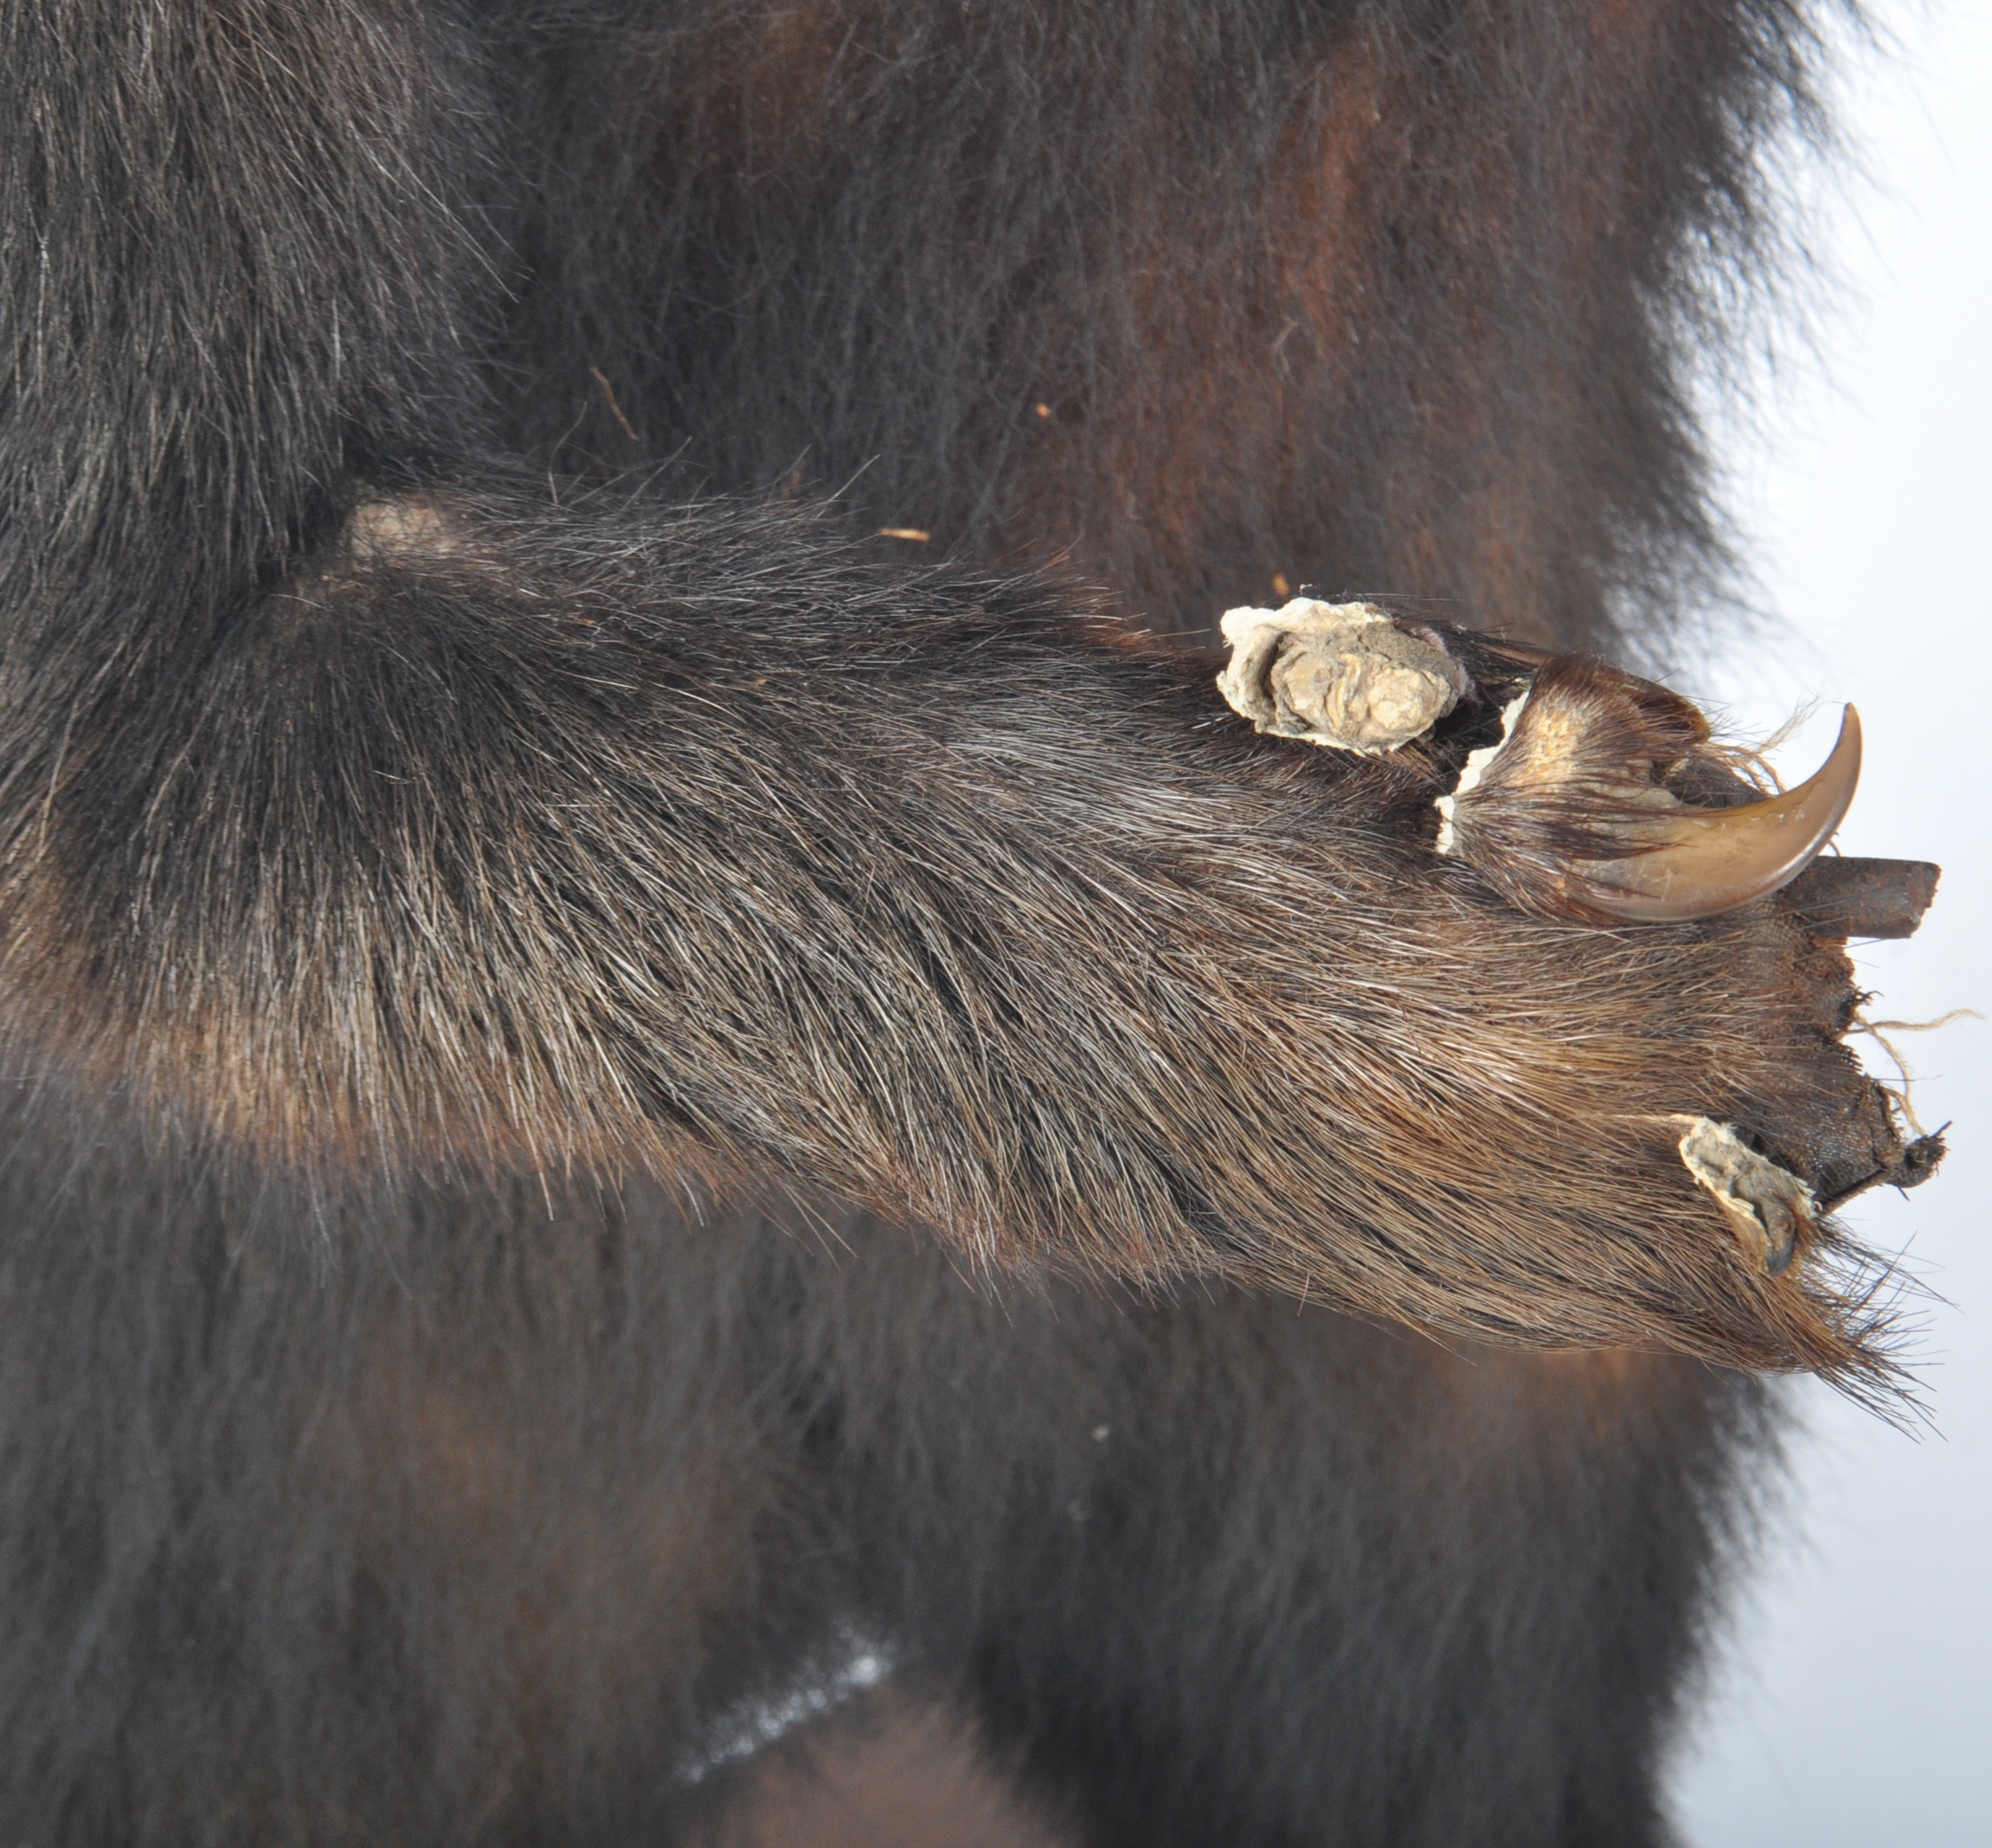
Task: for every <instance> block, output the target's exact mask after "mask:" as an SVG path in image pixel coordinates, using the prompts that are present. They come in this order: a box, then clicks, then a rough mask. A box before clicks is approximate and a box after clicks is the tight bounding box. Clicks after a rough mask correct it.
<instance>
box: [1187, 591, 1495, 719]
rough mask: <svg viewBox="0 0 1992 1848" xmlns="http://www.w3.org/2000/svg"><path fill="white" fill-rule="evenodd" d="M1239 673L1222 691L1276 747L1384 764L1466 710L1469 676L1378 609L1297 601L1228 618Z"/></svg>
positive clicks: (1230, 613)
mask: <svg viewBox="0 0 1992 1848" xmlns="http://www.w3.org/2000/svg"><path fill="white" fill-rule="evenodd" d="M1223 628H1224V639H1225V640H1226V641H1227V642H1229V643H1230V644H1231V664H1230V665H1229V666H1228V667H1226V668H1225V670H1224V672H1223V673H1221V674H1219V675H1218V691H1219V692H1220V693H1222V694H1223V695H1224V699H1225V703H1227V704H1228V705H1229V706H1230V707H1231V709H1232V711H1234V712H1236V713H1237V715H1239V716H1240V717H1241V718H1247V719H1250V721H1251V722H1252V723H1253V725H1254V726H1255V727H1256V728H1257V729H1258V730H1260V731H1263V732H1266V733H1269V734H1270V735H1272V736H1274V737H1276V738H1300V739H1304V740H1305V741H1307V742H1308V743H1309V744H1321V745H1327V746H1328V747H1330V748H1333V749H1334V750H1339V751H1354V752H1357V753H1359V754H1361V755H1363V756H1365V757H1375V756H1380V755H1381V754H1383V753H1384V752H1385V751H1394V750H1396V749H1397V748H1398V746H1399V745H1401V744H1408V743H1410V741H1411V740H1412V739H1414V738H1418V737H1422V736H1423V735H1424V734H1425V733H1426V732H1428V731H1430V729H1431V728H1432V727H1433V726H1434V725H1436V723H1437V722H1439V720H1441V719H1443V717H1444V716H1445V715H1446V714H1447V713H1449V712H1450V711H1451V710H1452V709H1453V707H1454V706H1455V704H1457V703H1458V701H1459V696H1460V694H1461V692H1462V690H1464V682H1465V677H1464V676H1463V675H1462V672H1461V671H1460V668H1459V666H1458V664H1457V663H1455V661H1454V660H1453V659H1452V658H1451V657H1450V656H1449V655H1448V654H1447V653H1446V652H1445V651H1444V650H1443V648H1440V647H1438V646H1437V645H1436V644H1435V643H1433V642H1431V641H1428V640H1426V639H1425V638H1423V637H1422V636H1418V635H1414V634H1410V633H1409V632H1406V631H1404V630H1403V629H1400V628H1399V627H1398V626H1397V624H1396V623H1394V622H1393V621H1391V619H1390V617H1389V616H1388V615H1387V614H1386V613H1385V612H1384V611H1382V610H1380V609H1378V608H1377V606H1375V605H1374V604H1371V603H1321V602H1318V601H1317V600H1314V598H1312V597H1295V599H1294V600H1292V601H1291V602H1290V603H1288V604H1287V605H1286V606H1284V607H1283V608H1282V609H1278V610H1261V609H1250V608H1243V609H1235V610H1227V611H1225V612H1224V624H1223Z"/></svg>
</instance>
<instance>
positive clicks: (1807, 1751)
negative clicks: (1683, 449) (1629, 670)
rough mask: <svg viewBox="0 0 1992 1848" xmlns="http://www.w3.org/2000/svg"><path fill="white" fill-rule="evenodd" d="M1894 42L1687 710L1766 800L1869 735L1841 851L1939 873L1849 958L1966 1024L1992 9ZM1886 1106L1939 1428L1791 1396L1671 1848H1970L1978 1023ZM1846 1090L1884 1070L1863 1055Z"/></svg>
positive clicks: (1991, 1813)
mask: <svg viewBox="0 0 1992 1848" xmlns="http://www.w3.org/2000/svg"><path fill="white" fill-rule="evenodd" d="M1873 10H1874V11H1875V13H1876V15H1877V18H1878V23H1879V25H1880V28H1881V29H1882V31H1883V32H1884V34H1886V35H1892V39H1893V42H1892V44H1891V45H1889V46H1888V47H1887V48H1886V49H1885V51H1884V53H1883V54H1882V55H1880V56H1876V55H1874V54H1873V53H1872V52H1867V53H1865V54H1860V53H1857V54H1856V55H1854V57H1853V58H1852V59H1850V60H1849V61H1848V69H1847V79H1846V81H1845V87H1844V91H1843V93H1842V96H1841V118H1842V120H1843V122H1844V125H1845V127H1846V130H1847V135H1848V138H1849V139H1850V141H1851V142H1852V143H1853V144H1854V151H1855V154H1856V157H1857V158H1856V165H1857V167H1858V168H1859V170H1860V171H1858V172H1850V173H1848V174H1847V176H1846V177H1845V180H1844V183H1843V184H1842V185H1841V187H1840V189H1838V192H1837V194H1836V196H1835V202H1834V204H1833V206H1832V207H1831V209H1829V210H1828V212H1827V213H1826V215H1824V217H1823V218H1822V222H1821V227H1820V236H1819V241H1818V245H1817V248H1818V253H1819V254H1820V256H1821V257H1822V259H1823V260H1824V264H1825V266H1826V267H1827V269H1828V271H1829V272H1832V273H1836V274H1837V276H1838V277H1839V278H1840V279H1841V289H1840V292H1838V294H1837V295H1836V296H1835V298H1833V299H1832V300H1830V301H1829V302H1828V304H1827V305H1826V306H1825V308H1824V309H1823V311H1822V313H1821V315H1820V318H1819V326H1820V362H1819V363H1812V362H1811V361H1810V360H1808V361H1807V362H1806V363H1803V364H1802V365H1800V366H1797V367H1796V368H1793V369H1791V370H1792V371H1793V372H1794V373H1795V374H1796V377H1795V379H1788V380H1787V381H1786V382H1784V383H1783V386H1782V388H1780V389H1779V390H1778V391H1777V394H1776V395H1774V396H1773V397H1772V399H1771V401H1770V415H1769V416H1768V417H1767V419H1766V423H1767V425H1768V427H1769V439H1768V440H1767V441H1759V442H1757V443H1754V444H1752V443H1751V441H1750V440H1746V439H1743V438H1738V439H1737V440H1736V442H1735V443H1734V445H1733V446H1732V451H1733V452H1732V461H1733V462H1734V465H1735V466H1736V468H1737V472H1738V492H1737V494H1736V496H1735V497H1734V501H1733V504H1734V505H1735V507H1736V510H1737V511H1738V516H1739V517H1740V522H1741V523H1742V525H1743V528H1744V529H1745V533H1746V535H1747V546H1748V550H1749V555H1750V557H1751V561H1752V563H1753V565H1754V567H1755V568H1756V572H1757V581H1758V583H1759V585H1760V587H1761V592H1762V600H1763V601H1764V603H1765V604H1766V605H1767V606H1769V608H1770V611H1771V612H1772V613H1774V614H1775V615H1776V616H1777V618H1778V619H1781V620H1782V621H1783V623H1784V624H1785V625H1788V626H1789V628H1788V630H1787V631H1786V632H1769V633H1765V634H1761V635H1758V636H1757V637H1755V638H1750V639H1748V640H1747V641H1744V642H1739V643H1738V644H1737V645H1734V646H1733V647H1732V648H1731V649H1729V650H1728V651H1726V653H1725V656H1724V657H1723V658H1721V659H1720V660H1719V661H1718V662H1717V663H1715V664H1712V665H1711V666H1709V667H1707V668H1706V669H1704V670H1703V671H1700V673H1699V674H1698V675H1693V676H1690V680H1691V681H1693V682H1694V684H1691V685H1690V686H1689V688H1688V690H1691V691H1693V692H1696V693H1700V694H1704V695H1706V696H1709V697H1710V698H1711V699H1712V700H1713V701H1714V702H1715V703H1717V704H1718V705H1719V706H1722V707H1724V708H1725V709H1727V711H1728V712H1729V713H1730V714H1731V715H1732V716H1733V717H1734V719H1735V720H1736V722H1738V725H1739V726H1740V727H1741V728H1745V730H1750V731H1754V733H1755V735H1763V734H1764V732H1765V731H1767V730H1769V729H1770V728H1773V727H1775V726H1776V725H1777V723H1778V722H1779V721H1781V720H1782V719H1783V718H1784V717H1785V716H1787V715H1789V714H1790V711H1791V709H1793V707H1794V706H1795V705H1797V704H1799V703H1802V702H1803V701H1805V700H1807V699H1810V698H1816V699H1818V700H1820V701H1821V702H1822V705H1821V707H1820V709H1818V710H1817V711H1816V712H1815V715H1814V716H1813V717H1812V719H1811V720H1810V722H1809V723H1808V724H1807V725H1806V726H1805V727H1804V728H1803V729H1802V731H1801V732H1800V733H1799V734H1798V735H1797V736H1796V738H1795V739H1794V740H1793V741H1791V743H1790V744H1789V745H1788V746H1785V747H1784V748H1782V749H1781V750H1780V751H1779V753H1778V754H1777V761H1778V763H1779V765H1780V767H1781V768H1782V769H1783V771H1784V772H1785V773H1786V776H1787V780H1791V779H1793V778H1795V777H1801V776H1804V775H1808V774H1809V773H1810V772H1811V770H1812V768H1813V767H1814V766H1815V763H1816V762H1817V761H1818V760H1820V759H1821V758H1822V757H1823V756H1824V754H1825V753H1826V750H1827V748H1828V746H1829V745H1830V744H1831V742H1832V740H1833V733H1834V730H1835V726H1836V723H1837V718H1838V713H1839V702H1840V701H1841V700H1846V699H1851V700H1853V701H1854V702H1855V703H1857V704H1858V705H1859V706H1860V714H1861V718H1862V721H1863V723H1864V725H1865V728H1866V732H1867V769H1866V773H1865V774H1864V777H1863V780H1862V785H1861V792H1860V797H1859V799H1858V800H1857V801H1856V803H1855V805H1854V812H1853V814H1852V815H1851V816H1850V817H1849V818H1848V820H1847V826H1846V827H1845V828H1844V829H1843V830H1842V831H1841V844H1842V845H1843V846H1844V848H1845V849H1846V850H1847V851H1848V852H1850V853H1857V854H1880V855H1890V854H1893V855H1899V856H1902V857H1912V858H1918V859H1928V860H1936V861H1938V862H1940V863H1942V864H1943V866H1944V882H1943V885H1942V886H1941V888H1940V889H1939V892H1938V895H1937V905H1936V908H1935V909H1934V910H1933V911H1932V912H1931V916H1930V919H1929V921H1928V922H1927V923H1926V924H1925V926H1924V928H1923V930H1922V933H1921V934H1919V935H1918V937H1917V938H1916V939H1915V940H1913V941H1912V942H1908V943H1901V944H1878V945H1873V946H1868V947H1867V948H1865V949H1860V950H1858V951H1857V954H1856V963H1857V965H1858V966H1859V968H1860V972H1861V975H1862V978H1863V981H1864V984H1865V985H1867V986H1869V987H1872V988H1874V989H1876V990H1878V991H1879V997H1878V999H1877V1001H1876V1003H1875V1004H1874V1005H1873V1009H1872V1010H1871V1012H1873V1014H1874V1015H1876V1016H1877V1017H1880V1016H1887V1017H1895V1018H1899V1019H1912V1020H1922V1019H1928V1018H1930V1017H1934V1016H1937V1015H1940V1014H1943V1013H1944V1012H1946V1011H1949V1010H1950V1009H1952V1008H1957V1007H1976V1008H1977V1009H1980V1010H1981V1011H1983V1012H1984V1013H1986V1014H1987V1015H1988V1016H1989V1017H1992V969H1989V968H1988V965H1987V961H1986V957H1987V955H1988V953H1992V800H1989V799H1988V793H1987V792H1988V786H1989V782H1992V779H1989V777H1988V773H1987V762H1988V757H1989V755H1992V5H1987V4H1986V3H1985V0H1948V3H1947V4H1941V5H1939V6H1936V7H1932V8H1931V9H1930V10H1927V11H1926V10H1923V9H1922V8H1920V7H1913V6H1912V5H1909V4H1905V3H1904V0H1893V3H1889V0H1877V3H1876V5H1875V6H1874V9H1873ZM1897 1043H1898V1045H1899V1049H1900V1050H1901V1051H1902V1052H1903V1053H1904V1055H1905V1057H1906V1058H1907V1060H1908V1062H1909V1064H1910V1066H1911V1067H1912V1069H1913V1071H1914V1073H1915V1076H1916V1085H1915V1088H1914V1091H1913V1094H1912V1101H1913V1103H1914V1105H1915V1107H1916V1110H1917V1113H1918V1115H1919V1116H1920V1117H1921V1118H1922V1119H1923V1120H1924V1121H1925V1124H1927V1125H1928V1126H1930V1127H1932V1128H1934V1127H1935V1126H1937V1125H1938V1124H1940V1123H1942V1122H1943V1121H1944V1120H1946V1119H1954V1120H1955V1125H1956V1126H1955V1128H1954V1129H1953V1131H1952V1133H1951V1145H1950V1146H1951V1152H1950V1158H1949V1159H1948V1161H1947V1162H1946V1163H1945V1165H1944V1169H1943V1171H1941V1173H1940V1174H1939V1175H1938V1177H1937V1178H1936V1179H1935V1180H1933V1181H1931V1183H1930V1184H1928V1185H1927V1186H1926V1187H1925V1188H1924V1189H1923V1190H1921V1191H1920V1192H1918V1193H1915V1194H1910V1195H1906V1196H1904V1195H1893V1194H1890V1195H1886V1196H1879V1197H1878V1196H1870V1197H1867V1199H1865V1200H1862V1201H1860V1202H1858V1203H1855V1205H1854V1207H1852V1208H1851V1209H1849V1210H1848V1214H1847V1217H1848V1218H1849V1219H1850V1220H1851V1221H1852V1222H1854V1224H1855V1225H1856V1226H1857V1227H1858V1228H1859V1229H1860V1231H1861V1232H1862V1233H1863V1235H1865V1236H1866V1237H1867V1240H1868V1241H1869V1242H1872V1243H1874V1244H1876V1245H1878V1246H1880V1247H1882V1248H1886V1249H1888V1250H1891V1251H1899V1252H1902V1253H1904V1254H1905V1260H1906V1263H1907V1265H1908V1267H1910V1268H1911V1269H1912V1270H1913V1271H1914V1272H1915V1273H1916V1274H1918V1276H1919V1277H1920V1278H1921V1279H1922V1280H1923V1281H1924V1282H1925V1284H1926V1285H1927V1286H1928V1287H1930V1288H1931V1290H1932V1291H1934V1292H1936V1293H1939V1294H1940V1295H1941V1297H1942V1298H1943V1299H1944V1300H1941V1301H1936V1302H1932V1303H1931V1305H1930V1307H1929V1312H1928V1314H1927V1316H1926V1318H1925V1320H1926V1331H1925V1335H1924V1337H1923V1339H1922V1342H1921V1344H1920V1353H1919V1360H1920V1364H1919V1366H1918V1372H1919V1373H1920V1375H1921V1376H1922V1379H1923V1381H1924V1383H1925V1396H1926V1398H1927V1400H1928V1402H1929V1403H1930V1405H1931V1409H1932V1412H1933V1414H1934V1423H1935V1429H1934V1431H1933V1433H1931V1434H1926V1435H1925V1436H1924V1437H1923V1438H1921V1440H1920V1441H1918V1440H1916V1439H1912V1438H1910V1437H1906V1436H1905V1435H1903V1434H1901V1433H1899V1432H1898V1431H1895V1430H1892V1429H1891V1428H1888V1427H1887V1426H1886V1425H1885V1424H1882V1423H1881V1422H1880V1421H1878V1420H1876V1419H1874V1418H1873V1417H1871V1416H1868V1415H1864V1414H1862V1413H1861V1412H1860V1411H1858V1410H1856V1409H1855V1408H1853V1407H1852V1406H1850V1405H1848V1404H1847V1403H1846V1402H1843V1401H1841V1400H1839V1399H1838V1398H1836V1397H1835V1396H1834V1395H1833V1394H1832V1393H1830V1392H1828V1391H1827V1390H1826V1389H1823V1388H1822V1387H1820V1386H1818V1385H1817V1384H1816V1383H1811V1382H1805V1383H1800V1384H1798V1385H1796V1387H1795V1388H1794V1389H1793V1392H1792V1396H1793V1399H1794V1402H1795V1403H1796V1408H1797V1409H1798V1412H1799V1415H1800V1418H1801V1421H1802V1427H1801V1430H1800V1432H1799V1434H1798V1435H1797V1436H1796V1439H1795V1441H1794V1443H1793V1447H1792V1463H1793V1473H1792V1475H1793V1479H1792V1482H1791V1485H1790V1490H1789V1492H1788V1494H1787V1496H1786V1498H1785V1500H1784V1503H1783V1508H1782V1511H1780V1513H1779V1514H1778V1515H1777V1518H1776V1519H1775V1520H1774V1521H1773V1522H1772V1524H1771V1525H1770V1530H1769V1531H1768V1533H1767V1535H1766V1536H1765V1539H1764V1545H1763V1550H1762V1553H1761V1556H1760V1557H1759V1558H1758V1559H1757V1563H1756V1566H1755V1569H1754V1571H1753V1574H1752V1575H1751V1578H1750V1580H1749V1581H1748V1582H1747V1584H1746V1585H1745V1588H1744V1590H1743V1593H1742V1595H1741V1596H1740V1597H1739V1599H1738V1603H1737V1606H1736V1609H1735V1612H1734V1615H1733V1617H1732V1621H1731V1623H1730V1624H1729V1626H1728V1628H1727V1631H1726V1633H1725V1642H1724V1646H1723V1649H1722V1650H1721V1652H1720V1653H1719V1657H1718V1660H1717V1667H1716V1671H1715V1674H1714V1678H1713V1680H1712V1684H1711V1686H1710V1688H1709V1690H1708V1693H1707V1697H1706V1701H1705V1703H1704V1704H1703V1707H1702V1710H1701V1711H1700V1714H1699V1715H1698V1716H1697V1717H1696V1718H1695V1720H1694V1722H1693V1725H1692V1726H1691V1728H1690V1729H1689V1731H1688V1735H1687V1738H1686V1739H1685V1740H1684V1742H1683V1743H1682V1746H1681V1749H1680V1753H1679V1755H1678V1757H1677V1760H1676V1762H1675V1768H1674V1778H1673V1801H1674V1813H1675V1817H1676V1819H1677V1821H1678V1824H1679V1826H1680V1832H1681V1835H1682V1837H1683V1838H1684V1840H1685V1841H1686V1842H1687V1843H1688V1844H1690V1845H1692V1848H1741V1845H1744V1844H1748V1845H1750V1848H1767V1845H1768V1848H1777V1845H1780V1844H1783V1843H1792V1844H1803V1845H1805V1848H1836V1845H1839V1844H1848V1845H1853V1844H1859V1845H1860V1848H1874V1845H1877V1844H1895V1843H1901V1844H1905V1845H1911V1848H1950V1845H1953V1844H1955V1845H1958V1848H1963V1845H1965V1844H1971V1845H1981V1844H1989V1843H1992V1248H1989V1244H1988V1238H1987V1222H1988V1219H1989V1217H1992V1216H1989V1215H1988V1212H1987V1210H1986V1208H1987V1204H1988V1203H1989V1202H1992V1018H1989V1019H1988V1020H1987V1021H1986V1022H1985V1023H1978V1022H1974V1021H1969V1020H1967V1021H1962V1022H1960V1023H1957V1024H1955V1025H1952V1026H1950V1027H1946V1028H1944V1029H1943V1030H1940V1031H1937V1032H1932V1033H1925V1034H1919V1035H1907V1036H1902V1037H1901V1038H1900V1039H1899V1040H1898V1042H1897ZM1868 1062H1869V1063H1870V1065H1871V1067H1873V1068H1874V1069H1876V1070H1877V1071H1880V1072H1883V1073H1884V1075H1886V1073H1887V1068H1886V1065H1885V1064H1884V1063H1877V1062H1876V1059H1875V1057H1874V1056H1870V1057H1869V1061H1868Z"/></svg>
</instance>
